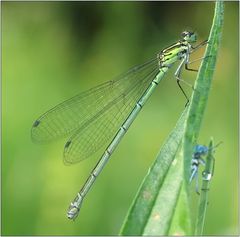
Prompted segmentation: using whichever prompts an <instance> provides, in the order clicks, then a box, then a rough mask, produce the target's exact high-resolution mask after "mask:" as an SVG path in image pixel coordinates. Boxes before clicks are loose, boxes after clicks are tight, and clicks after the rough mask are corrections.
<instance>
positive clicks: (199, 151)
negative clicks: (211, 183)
mask: <svg viewBox="0 0 240 237" xmlns="http://www.w3.org/2000/svg"><path fill="white" fill-rule="evenodd" d="M221 143H222V142H219V143H218V144H217V145H215V146H213V147H211V148H209V147H207V146H204V145H196V146H195V148H194V152H193V156H192V161H191V176H190V179H189V181H190V183H191V182H192V181H193V179H195V180H196V187H195V188H196V193H197V194H199V189H198V170H199V165H203V166H205V164H206V161H205V160H204V159H203V157H204V156H206V155H207V154H208V152H209V151H210V150H213V149H215V148H216V147H217V146H219V145H220V144H221ZM214 165H215V160H214V158H213V167H212V172H211V173H209V174H206V173H204V171H203V174H202V177H203V179H205V180H210V179H211V178H212V176H213V172H214Z"/></svg>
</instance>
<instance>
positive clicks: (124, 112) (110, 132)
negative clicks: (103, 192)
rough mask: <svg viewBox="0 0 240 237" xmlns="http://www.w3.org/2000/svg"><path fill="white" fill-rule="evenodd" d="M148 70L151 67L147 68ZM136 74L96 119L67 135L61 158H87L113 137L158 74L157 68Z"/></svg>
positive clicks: (77, 159) (73, 161)
mask: <svg viewBox="0 0 240 237" xmlns="http://www.w3.org/2000/svg"><path fill="white" fill-rule="evenodd" d="M149 69H150V68H149ZM149 69H148V70H147V71H145V72H144V73H142V74H138V77H137V78H136V83H135V84H133V85H132V87H130V88H128V90H125V92H124V93H122V94H120V95H119V97H118V98H116V99H115V100H113V101H111V102H110V103H109V104H108V106H109V108H108V109H107V110H106V108H103V109H102V111H100V112H99V114H97V115H96V117H95V118H92V119H91V120H89V121H87V122H86V123H85V124H84V125H83V126H82V127H80V128H79V129H78V130H77V131H76V132H74V134H73V135H72V136H71V137H70V139H69V140H68V142H67V143H66V145H65V149H64V161H65V163H67V164H73V163H77V162H79V161H81V160H83V159H86V158H88V157H89V156H91V155H92V154H93V153H95V152H96V151H97V150H98V149H99V148H100V147H102V146H103V145H104V144H106V143H107V142H109V140H110V139H113V137H114V135H115V134H116V132H117V131H118V129H119V128H120V126H121V125H122V123H123V122H124V121H125V119H126V118H127V116H128V115H129V114H130V112H131V111H132V109H133V108H134V106H135V105H136V102H137V101H138V99H139V98H140V97H141V96H142V94H143V93H144V91H145V90H146V89H147V87H148V86H149V84H150V83H151V80H152V79H153V78H154V77H155V76H156V75H157V74H158V72H159V70H158V67H154V68H151V70H149Z"/></svg>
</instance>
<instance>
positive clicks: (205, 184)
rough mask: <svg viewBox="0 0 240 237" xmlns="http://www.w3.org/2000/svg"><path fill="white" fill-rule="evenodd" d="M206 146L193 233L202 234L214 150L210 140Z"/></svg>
mask: <svg viewBox="0 0 240 237" xmlns="http://www.w3.org/2000/svg"><path fill="white" fill-rule="evenodd" d="M208 147H209V152H208V155H207V158H206V165H205V170H204V173H203V179H202V188H201V193H200V200H199V206H198V214H197V222H196V228H195V235H202V234H203V228H204V221H205V216H206V211H207V205H208V190H209V185H210V180H211V176H212V175H213V167H214V157H213V155H212V153H213V152H214V151H213V149H212V148H213V141H212V140H211V141H210V143H209V146H208ZM204 174H205V175H204ZM208 175H210V177H208ZM204 177H205V178H204Z"/></svg>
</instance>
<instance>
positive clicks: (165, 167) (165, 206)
mask: <svg viewBox="0 0 240 237" xmlns="http://www.w3.org/2000/svg"><path fill="white" fill-rule="evenodd" d="M186 113H187V109H185V110H184V112H183V114H182V116H181V117H180V119H179V121H178V122H177V125H176V127H175V129H174V130H173V132H172V133H171V134H170V135H169V137H168V138H167V140H166V142H165V144H164V145H163V147H162V149H161V151H160V152H159V154H158V156H157V159H156V161H155V162H154V163H153V165H152V166H151V168H150V170H149V172H148V174H147V176H146V177H145V179H144V181H143V183H142V185H141V187H140V189H139V191H138V193H137V195H136V197H135V199H134V201H133V204H132V206H131V208H130V210H129V213H128V215H127V217H126V219H125V222H124V224H123V226H122V229H121V232H120V234H121V235H150V234H151V235H154V234H158V235H161V234H162V235H164V234H167V233H168V230H169V228H170V224H171V219H172V215H173V213H174V209H175V207H176V203H177V200H178V196H179V193H180V189H181V182H182V172H183V169H182V167H183V165H182V160H179V159H178V158H177V157H176V154H177V151H178V149H179V147H180V144H181V140H182V137H183V131H184V122H185V119H186Z"/></svg>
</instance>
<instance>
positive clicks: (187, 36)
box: [181, 31, 197, 43]
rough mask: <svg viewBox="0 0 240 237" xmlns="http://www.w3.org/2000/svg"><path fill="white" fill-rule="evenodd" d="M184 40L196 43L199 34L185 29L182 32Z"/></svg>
mask: <svg viewBox="0 0 240 237" xmlns="http://www.w3.org/2000/svg"><path fill="white" fill-rule="evenodd" d="M181 36H182V38H183V40H186V41H187V42H188V43H194V42H196V41H197V34H196V33H195V32H191V31H183V32H182V34H181Z"/></svg>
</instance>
